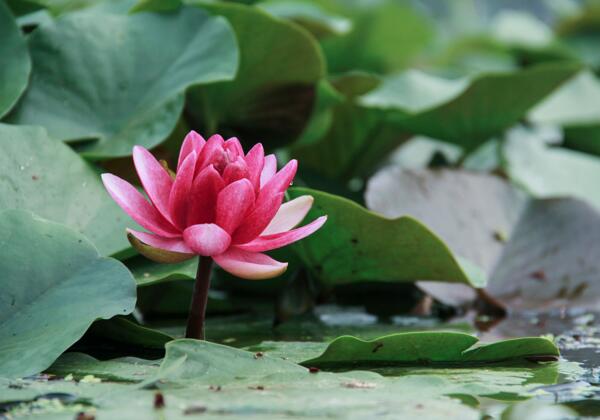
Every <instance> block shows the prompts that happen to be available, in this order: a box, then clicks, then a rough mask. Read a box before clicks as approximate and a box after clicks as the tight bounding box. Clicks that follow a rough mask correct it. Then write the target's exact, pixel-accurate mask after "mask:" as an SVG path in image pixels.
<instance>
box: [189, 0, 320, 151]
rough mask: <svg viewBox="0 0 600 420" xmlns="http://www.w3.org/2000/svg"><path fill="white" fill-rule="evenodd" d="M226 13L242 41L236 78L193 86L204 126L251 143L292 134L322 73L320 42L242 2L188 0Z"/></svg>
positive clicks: (276, 143)
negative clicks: (199, 86)
mask: <svg viewBox="0 0 600 420" xmlns="http://www.w3.org/2000/svg"><path fill="white" fill-rule="evenodd" d="M186 3H189V4H193V5H197V6H199V7H204V8H206V9H207V10H208V11H210V12H212V13H214V14H217V15H221V16H224V17H225V18H227V20H228V21H229V22H230V23H231V25H232V26H233V29H234V30H235V34H236V36H237V40H238V43H239V46H240V66H239V70H238V72H237V75H236V78H235V80H233V81H231V82H223V83H218V84H215V85H213V86H206V87H202V88H199V89H194V90H193V91H192V92H191V93H190V95H189V97H188V100H189V101H190V106H189V110H190V113H191V115H193V116H194V119H195V120H196V121H197V122H198V123H199V124H201V125H202V126H203V127H204V129H205V131H207V132H210V133H212V132H215V131H219V132H223V133H226V134H232V135H237V136H238V137H239V138H240V139H242V140H243V141H245V142H247V143H248V144H249V145H250V144H253V143H255V142H259V141H260V142H263V143H264V144H266V145H267V146H271V147H280V146H282V145H284V144H285V143H287V142H290V141H292V140H295V139H296V138H297V137H298V136H299V135H300V133H301V132H302V130H303V129H304V126H305V125H306V123H307V121H308V118H309V116H310V114H311V111H312V107H313V103H314V97H315V90H316V87H317V82H318V81H319V80H320V79H321V78H322V77H323V75H324V73H325V63H324V60H323V57H322V55H321V51H320V49H319V46H318V44H317V43H316V41H315V40H314V38H313V37H312V36H310V34H309V33H308V32H307V31H305V30H304V29H302V28H300V27H299V26H297V25H295V24H293V23H291V22H287V21H285V20H283V19H279V18H276V17H274V16H272V15H270V14H268V13H267V12H265V11H263V10H261V9H259V8H257V7H250V6H246V5H242V4H234V3H224V2H214V3H213V2H206V1H199V0H189V1H186Z"/></svg>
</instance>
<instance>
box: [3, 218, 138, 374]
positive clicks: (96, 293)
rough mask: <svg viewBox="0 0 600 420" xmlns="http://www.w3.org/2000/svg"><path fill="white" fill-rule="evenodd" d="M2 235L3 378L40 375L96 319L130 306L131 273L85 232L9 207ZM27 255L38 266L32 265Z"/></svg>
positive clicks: (128, 309)
mask: <svg viewBox="0 0 600 420" xmlns="http://www.w3.org/2000/svg"><path fill="white" fill-rule="evenodd" d="M0 238H2V239H1V240H0V246H1V247H2V249H3V252H2V254H1V255H0V271H1V272H2V273H3V275H2V277H1V278H0V282H1V285H2V289H3V293H2V297H1V298H0V302H2V305H0V320H1V322H0V343H1V344H0V375H1V376H4V377H23V376H27V375H32V374H36V373H38V372H40V371H41V370H43V369H45V368H46V367H48V366H49V365H50V364H51V363H52V362H53V361H54V360H55V359H56V358H58V356H60V354H61V353H62V352H63V351H65V350H66V349H67V348H68V347H69V346H71V345H72V344H73V343H74V342H75V341H77V339H79V338H80V337H81V336H82V335H83V333H84V332H85V331H86V330H87V328H88V327H89V326H90V325H91V323H92V322H93V321H94V320H95V319H96V318H110V317H112V316H114V315H117V314H128V313H130V312H131V311H133V309H134V306H135V283H134V281H133V278H132V277H131V274H129V272H128V271H127V269H126V268H125V267H124V266H123V265H122V264H121V263H119V262H118V261H116V260H113V259H109V258H103V257H101V256H100V255H99V254H98V251H96V249H95V248H94V246H93V245H92V244H91V243H90V242H89V241H88V240H87V239H85V237H84V236H83V235H81V234H78V233H76V232H74V231H72V230H70V229H68V228H66V227H64V226H62V225H59V224H57V223H53V222H49V221H46V220H44V219H39V218H37V217H35V216H33V215H32V214H31V213H29V212H26V211H20V210H7V211H4V212H2V213H0ZM29 258H34V259H35V261H36V264H35V265H30V264H28V262H27V261H28V260H29ZM73 290H77V298H74V294H73ZM51 325H60V326H61V328H60V329H56V328H49V327H50V326H51Z"/></svg>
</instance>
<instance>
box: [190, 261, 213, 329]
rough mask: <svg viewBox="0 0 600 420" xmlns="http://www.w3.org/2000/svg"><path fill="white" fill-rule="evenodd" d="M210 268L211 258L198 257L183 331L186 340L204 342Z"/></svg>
mask: <svg viewBox="0 0 600 420" xmlns="http://www.w3.org/2000/svg"><path fill="white" fill-rule="evenodd" d="M211 266H212V258H210V257H200V260H199V261H198V271H197V272H196V281H195V283H194V292H193V294H192V303H191V304H190V313H189V316H188V322H187V328H186V330H185V337H186V338H195V339H198V340H204V317H205V315H206V304H207V302H208V290H209V289H210V272H211Z"/></svg>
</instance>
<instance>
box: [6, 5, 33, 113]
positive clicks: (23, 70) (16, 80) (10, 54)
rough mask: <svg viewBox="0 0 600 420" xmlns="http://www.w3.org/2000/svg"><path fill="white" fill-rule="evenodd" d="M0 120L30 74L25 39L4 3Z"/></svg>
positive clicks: (18, 95)
mask: <svg viewBox="0 0 600 420" xmlns="http://www.w3.org/2000/svg"><path fill="white" fill-rule="evenodd" d="M0 39H2V42H1V43H0V118H1V117H2V116H3V115H4V114H6V113H7V112H8V111H9V110H10V109H11V108H12V107H13V105H14V104H15V103H16V102H17V99H19V97H20V96H21V94H22V93H23V91H24V90H25V88H26V87H27V82H28V80H29V73H30V72H31V60H30V58H29V52H28V51H27V44H26V42H25V38H24V37H23V36H22V35H21V30H20V29H19V27H18V26H17V23H16V22H15V19H14V17H13V15H12V14H11V12H10V9H9V8H8V5H7V4H6V3H5V2H2V3H0Z"/></svg>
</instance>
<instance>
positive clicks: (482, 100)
mask: <svg viewBox="0 0 600 420" xmlns="http://www.w3.org/2000/svg"><path fill="white" fill-rule="evenodd" d="M579 69H580V67H579V65H577V64H572V63H558V64H556V63H553V64H543V65H538V66H534V67H531V68H528V69H525V70H519V71H514V72H505V73H489V74H481V75H479V76H477V77H475V78H473V79H470V80H467V79H455V80H448V79H443V78H438V77H436V76H431V75H427V74H424V73H420V72H417V71H414V70H410V71H407V72H405V73H402V74H400V75H398V76H392V77H389V78H388V79H386V80H385V81H384V82H383V83H382V85H381V86H380V87H378V88H376V89H375V90H373V91H372V92H369V93H368V94H367V95H365V96H363V97H362V99H361V101H360V102H361V104H362V105H363V106H365V107H368V108H375V109H380V110H385V111H387V112H388V113H389V114H390V118H391V119H392V121H393V122H394V124H396V125H397V126H398V127H399V128H401V129H404V130H407V131H410V132H412V133H414V134H422V135H426V136H429V137H433V138H436V139H440V140H444V141H447V142H450V143H454V144H457V145H459V146H461V147H463V148H464V149H465V150H466V151H472V150H474V149H475V148H477V147H478V146H479V145H481V144H482V143H483V142H484V141H486V140H488V139H489V138H490V137H492V136H496V135H498V134H501V133H502V131H504V130H505V129H507V128H508V127H510V126H512V125H513V124H515V123H516V122H518V121H519V120H520V119H521V118H523V117H524V116H525V115H526V113H527V112H528V111H529V110H530V109H531V108H532V107H533V106H534V105H536V104H537V103H538V102H540V101H541V100H542V99H543V98H544V97H546V96H547V95H548V94H550V93H551V92H552V91H553V90H554V89H556V88H557V87H558V86H560V85H561V84H562V83H563V82H565V81H566V80H568V79H569V78H570V77H571V76H573V75H574V74H575V73H576V72H577V71H578V70H579ZM515 92H519V94H518V95H516V94H515Z"/></svg>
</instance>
